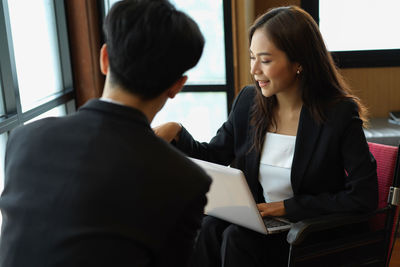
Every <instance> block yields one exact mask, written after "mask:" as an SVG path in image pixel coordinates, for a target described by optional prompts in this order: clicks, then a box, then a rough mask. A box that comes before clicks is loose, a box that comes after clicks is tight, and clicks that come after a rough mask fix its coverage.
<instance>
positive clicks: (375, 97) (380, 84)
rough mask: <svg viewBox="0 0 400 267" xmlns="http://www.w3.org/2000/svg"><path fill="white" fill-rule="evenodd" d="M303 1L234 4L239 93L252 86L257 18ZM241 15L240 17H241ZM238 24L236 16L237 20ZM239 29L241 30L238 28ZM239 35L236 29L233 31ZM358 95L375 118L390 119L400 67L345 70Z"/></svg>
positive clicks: (399, 93) (239, 0)
mask: <svg viewBox="0 0 400 267" xmlns="http://www.w3.org/2000/svg"><path fill="white" fill-rule="evenodd" d="M300 2H301V1H300V0H286V1H282V0H281V1H280V0H248V1H246V0H232V3H233V5H232V6H234V5H236V9H235V10H232V11H233V12H236V18H237V20H236V21H235V22H234V24H236V27H237V28H236V30H237V31H239V32H238V33H237V36H236V39H234V43H235V42H236V45H237V51H236V52H235V57H236V59H235V60H236V64H237V65H238V67H237V68H236V69H235V71H238V72H239V75H238V74H237V73H235V74H236V76H239V78H237V80H238V81H237V82H236V88H235V89H236V92H238V91H239V90H240V89H241V88H242V87H243V86H244V85H245V84H248V83H251V82H252V81H251V77H250V75H249V71H250V67H249V56H248V41H247V29H248V27H249V26H250V25H251V23H252V21H253V20H254V18H256V17H258V16H259V15H260V14H263V13H264V12H265V11H266V10H268V9H269V8H271V7H275V6H283V5H300ZM238 13H239V14H238ZM233 19H234V20H235V16H233ZM238 25H239V26H238ZM233 30H234V31H235V28H234V29H233ZM341 72H342V74H343V76H344V78H345V79H346V81H347V82H348V83H349V85H350V86H351V87H352V89H353V90H354V93H355V94H356V95H357V96H358V97H359V98H360V99H361V100H362V101H363V102H364V104H365V105H366V106H367V107H368V108H369V112H370V116H371V117H387V115H388V112H389V111H390V110H400V67H390V68H351V69H342V70H341Z"/></svg>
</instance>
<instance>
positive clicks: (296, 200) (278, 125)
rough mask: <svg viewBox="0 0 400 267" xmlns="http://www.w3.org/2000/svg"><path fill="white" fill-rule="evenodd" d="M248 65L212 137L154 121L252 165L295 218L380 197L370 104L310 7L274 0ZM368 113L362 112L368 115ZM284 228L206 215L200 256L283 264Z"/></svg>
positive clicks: (206, 154)
mask: <svg viewBox="0 0 400 267" xmlns="http://www.w3.org/2000/svg"><path fill="white" fill-rule="evenodd" d="M249 40H250V62H251V75H252V76H253V78H254V80H255V86H248V87H246V88H244V89H243V90H242V91H241V92H240V93H239V95H238V96H237V98H236V100H235V103H234V104H233V107H232V111H231V113H230V115H229V118H228V120H227V121H226V122H225V123H224V124H223V125H222V127H221V128H220V129H219V131H218V132H217V135H216V136H215V137H214V138H213V139H212V140H211V141H210V142H209V143H199V142H196V141H195V140H194V139H193V138H192V137H191V136H190V134H189V133H188V132H187V131H186V130H185V128H183V127H182V126H181V125H179V124H177V123H167V124H165V125H162V126H160V127H158V128H156V129H155V131H156V133H157V134H158V135H159V136H161V137H163V138H165V139H166V140H167V141H174V142H176V146H177V147H178V148H179V149H180V150H182V151H183V152H185V153H186V154H187V155H188V156H190V157H195V158H199V159H203V160H207V161H211V162H215V163H219V164H224V165H232V166H235V167H237V168H239V169H241V170H243V172H244V173H245V175H246V178H247V181H248V184H249V187H250V189H251V191H252V193H253V195H254V198H255V200H256V202H257V203H258V209H259V211H260V213H261V215H262V216H284V217H286V218H288V219H289V220H291V221H294V222H295V221H298V220H302V219H305V218H309V217H314V216H319V215H323V214H330V213H336V212H340V213H343V212H353V213H354V212H369V211H372V210H374V209H375V208H376V205H377V194H378V193H377V177H376V163H375V160H374V159H373V157H372V156H371V154H370V153H369V149H368V145H367V142H366V140H365V136H364V132H363V129H362V125H363V121H364V120H365V108H364V106H362V104H361V103H360V101H359V99H357V98H356V97H355V96H354V95H352V94H351V92H350V90H349V88H348V87H347V86H346V85H345V83H344V82H343V80H342V78H341V76H340V74H339V73H338V71H337V70H336V68H335V65H334V63H333V60H332V58H331V55H330V54H329V52H328V51H327V49H326V47H325V45H324V42H323V39H322V37H321V34H320V32H319V29H318V26H317V24H316V23H315V22H314V20H313V19H312V17H311V16H310V15H309V14H308V13H306V12H305V11H304V10H302V9H300V8H298V7H294V6H289V7H279V8H275V9H272V10H270V11H269V12H267V13H265V14H264V15H262V16H261V17H259V18H258V19H257V20H256V21H255V22H254V24H253V25H252V26H251V28H250V32H249ZM364 122H365V121H364ZM287 255H288V244H287V243H286V233H283V234H277V235H268V236H265V235H262V234H258V233H255V232H253V231H251V230H247V229H244V228H242V227H239V226H237V225H234V224H230V223H227V222H224V221H221V220H219V219H216V218H213V217H205V219H204V220H203V225H202V230H201V232H200V234H199V238H198V242H197V245H196V251H195V255H194V259H193V262H194V265H196V264H197V265H198V266H221V265H223V266H276V265H277V266H281V265H282V266H284V265H285V264H286V260H287Z"/></svg>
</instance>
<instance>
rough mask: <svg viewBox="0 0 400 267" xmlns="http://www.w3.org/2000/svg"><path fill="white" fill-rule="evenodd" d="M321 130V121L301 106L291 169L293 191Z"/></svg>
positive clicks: (298, 185)
mask: <svg viewBox="0 0 400 267" xmlns="http://www.w3.org/2000/svg"><path fill="white" fill-rule="evenodd" d="M320 132H321V123H317V122H316V121H315V120H314V119H313V117H312V116H311V114H310V112H309V110H308V109H307V108H305V107H304V106H303V108H302V110H301V113H300V119H299V128H298V129H297V136H296V145H295V150H294V157H293V163H292V171H291V182H292V188H293V192H294V193H296V192H297V190H298V189H299V188H300V184H301V181H302V179H303V177H304V173H305V171H306V169H307V166H308V163H309V161H310V160H311V156H312V154H313V153H314V148H315V145H316V143H317V141H318V137H319V135H320Z"/></svg>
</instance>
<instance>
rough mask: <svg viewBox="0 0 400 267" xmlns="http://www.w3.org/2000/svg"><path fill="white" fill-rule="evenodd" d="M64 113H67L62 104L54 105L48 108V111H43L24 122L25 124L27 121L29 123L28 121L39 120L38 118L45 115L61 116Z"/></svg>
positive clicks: (45, 116)
mask: <svg viewBox="0 0 400 267" xmlns="http://www.w3.org/2000/svg"><path fill="white" fill-rule="evenodd" d="M66 114H67V111H66V107H65V105H64V104H63V105H60V106H58V107H55V108H53V109H50V110H49V111H46V112H45V113H42V114H40V115H39V116H37V117H35V118H33V119H31V120H29V121H26V122H25V123H24V124H27V123H30V122H34V121H37V120H40V119H43V118H47V117H61V116H64V115H66Z"/></svg>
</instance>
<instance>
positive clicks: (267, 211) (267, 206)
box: [257, 201, 286, 217]
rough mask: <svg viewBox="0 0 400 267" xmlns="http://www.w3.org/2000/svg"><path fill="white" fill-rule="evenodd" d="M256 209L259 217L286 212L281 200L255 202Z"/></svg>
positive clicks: (281, 214)
mask: <svg viewBox="0 0 400 267" xmlns="http://www.w3.org/2000/svg"><path fill="white" fill-rule="evenodd" d="M257 208H258V211H259V212H260V214H261V217H265V216H283V215H285V214H286V211H285V205H284V204H283V201H279V202H270V203H259V204H257Z"/></svg>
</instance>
